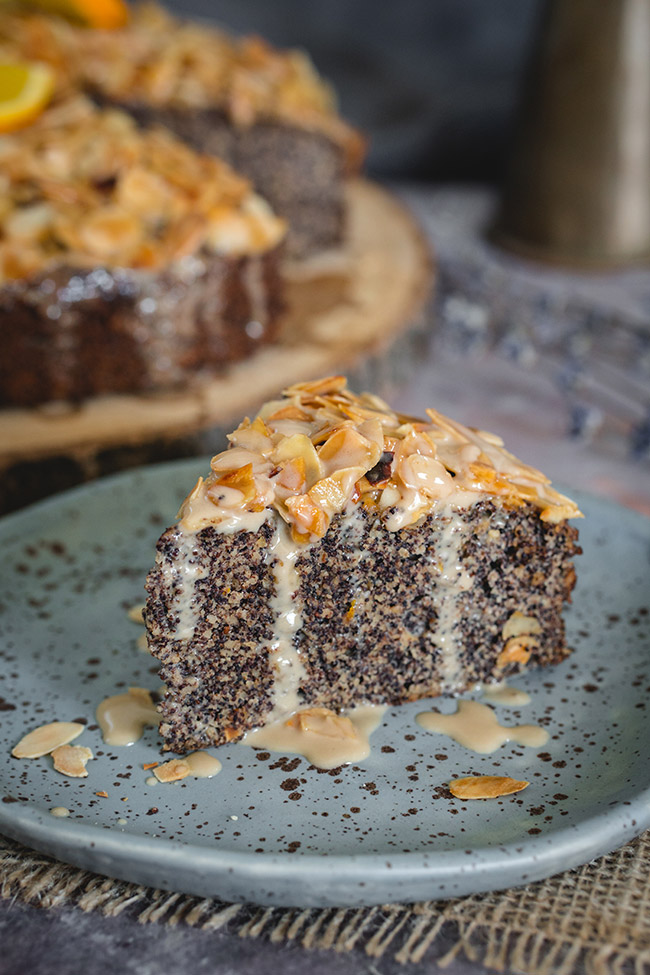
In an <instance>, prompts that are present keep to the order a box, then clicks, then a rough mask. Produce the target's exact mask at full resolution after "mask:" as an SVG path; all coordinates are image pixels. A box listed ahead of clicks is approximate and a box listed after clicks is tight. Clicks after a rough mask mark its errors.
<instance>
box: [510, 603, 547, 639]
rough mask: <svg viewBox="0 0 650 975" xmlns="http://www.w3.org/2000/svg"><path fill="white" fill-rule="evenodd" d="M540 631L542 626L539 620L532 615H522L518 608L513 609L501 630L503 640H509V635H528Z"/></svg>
mask: <svg viewBox="0 0 650 975" xmlns="http://www.w3.org/2000/svg"><path fill="white" fill-rule="evenodd" d="M541 632H542V627H541V626H540V623H539V620H537V619H535V617H534V616H524V614H523V613H520V612H519V610H515V612H514V613H513V614H512V616H510V617H509V618H508V619H507V620H506V622H505V624H504V626H503V630H502V631H501V633H502V636H503V639H504V640H509V639H510V637H511V636H522V635H524V634H526V635H530V634H535V633H541Z"/></svg>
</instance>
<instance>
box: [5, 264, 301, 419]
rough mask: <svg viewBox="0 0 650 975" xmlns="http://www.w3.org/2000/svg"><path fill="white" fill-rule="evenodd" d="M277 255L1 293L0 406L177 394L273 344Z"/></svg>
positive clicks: (57, 275) (68, 277)
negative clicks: (106, 395) (161, 392)
mask: <svg viewBox="0 0 650 975" xmlns="http://www.w3.org/2000/svg"><path fill="white" fill-rule="evenodd" d="M282 293H283V289H282V282H281V279H280V274H279V256H278V251H277V250H274V251H271V252H268V253H266V254H263V255H261V256H254V257H241V258H227V257H222V256H219V255H217V254H209V253H202V254H200V255H197V256H196V257H194V258H192V259H191V260H186V261H185V262H183V263H182V264H180V265H177V266H174V267H171V268H168V269H167V270H165V271H162V272H148V271H138V270H129V269H109V268H96V269H93V270H88V269H81V268H66V267H59V268H56V269H54V270H52V271H50V272H49V273H46V274H40V275H37V276H33V277H31V278H30V279H28V280H27V281H12V282H9V283H7V284H5V286H4V287H3V288H0V329H1V330H2V335H3V343H4V355H3V356H2V358H0V405H3V406H35V405H38V404H42V403H46V402H48V401H53V400H65V401H72V402H74V401H80V400H84V399H87V398H89V397H92V396H98V395H101V394H103V393H135V392H149V391H156V390H173V389H182V388H187V387H188V386H191V385H192V384H195V383H196V382H198V381H200V380H201V378H202V377H208V376H213V375H215V373H218V372H219V371H220V370H221V369H223V368H224V367H225V366H226V365H227V364H228V363H229V362H233V361H235V360H238V359H242V358H244V357H246V356H248V355H249V354H251V353H252V352H253V351H254V350H255V349H256V348H258V347H259V346H261V345H262V344H264V343H266V342H269V341H271V340H272V339H273V337H274V336H275V334H276V332H277V328H278V325H279V321H280V313H281V311H282V308H283V300H282Z"/></svg>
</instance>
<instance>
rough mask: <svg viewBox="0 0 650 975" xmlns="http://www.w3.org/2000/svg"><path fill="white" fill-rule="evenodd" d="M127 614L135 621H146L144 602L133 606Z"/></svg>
mask: <svg viewBox="0 0 650 975" xmlns="http://www.w3.org/2000/svg"><path fill="white" fill-rule="evenodd" d="M126 615H127V616H128V617H129V619H130V620H132V621H133V622H134V623H144V603H138V605H137V606H131V608H130V609H129V610H128V611H127V614H126Z"/></svg>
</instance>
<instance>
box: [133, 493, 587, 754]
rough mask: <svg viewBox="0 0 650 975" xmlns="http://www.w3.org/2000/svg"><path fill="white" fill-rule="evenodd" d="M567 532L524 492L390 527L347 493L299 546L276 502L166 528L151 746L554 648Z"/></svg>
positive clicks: (387, 698) (561, 644)
mask: <svg viewBox="0 0 650 975" xmlns="http://www.w3.org/2000/svg"><path fill="white" fill-rule="evenodd" d="M576 538H577V531H576V529H575V528H573V527H571V526H569V525H568V524H567V523H566V522H562V523H560V524H549V523H545V522H542V521H541V520H540V518H539V515H538V512H537V510H536V509H535V508H534V507H533V506H532V505H528V504H527V505H524V506H521V507H516V508H510V509H508V508H505V507H503V506H502V505H499V504H495V503H494V502H493V501H492V500H481V501H478V502H476V503H475V504H473V505H472V506H471V507H470V508H468V509H467V510H466V511H464V512H462V513H459V512H457V511H456V512H455V511H453V510H451V509H443V510H441V511H438V512H436V513H435V514H430V515H428V516H427V517H426V518H425V519H424V520H423V521H422V522H421V523H420V524H419V525H418V526H416V527H412V528H409V529H404V530H401V531H397V532H394V531H389V530H388V529H387V528H386V526H385V524H384V522H383V521H382V518H381V516H380V513H379V511H378V510H377V509H374V510H372V509H371V510H368V509H367V508H365V507H363V506H360V507H358V508H354V509H353V510H351V511H350V512H349V513H345V514H340V515H336V516H335V517H334V519H333V521H332V523H331V525H330V527H329V529H328V531H327V533H326V534H325V535H324V537H323V538H322V539H321V540H319V541H318V542H316V543H314V544H311V545H309V546H307V547H305V546H300V545H296V544H295V543H291V541H290V540H289V541H287V539H289V534H288V531H287V529H286V527H285V526H284V523H283V522H282V520H281V519H280V518H279V517H277V516H276V517H275V518H271V519H269V520H267V521H265V522H264V523H263V524H262V526H261V527H260V528H259V529H258V531H246V530H241V531H235V532H233V533H230V534H220V533H219V532H218V531H217V530H215V528H214V527H208V528H204V529H202V530H201V531H199V532H197V533H196V534H187V533H183V532H182V531H180V530H179V529H178V528H173V529H170V530H169V531H167V532H166V533H165V534H164V535H163V536H162V538H161V540H160V542H159V544H158V555H157V561H156V567H155V568H154V570H153V571H152V573H151V574H150V576H149V579H148V582H147V589H148V593H149V598H148V602H147V611H146V618H147V626H148V630H149V647H150V650H151V652H152V653H153V654H154V655H155V656H157V657H158V658H159V659H160V661H161V665H162V666H161V670H160V676H161V679H162V680H163V681H164V682H165V683H166V685H167V688H168V690H167V693H166V695H165V698H164V700H163V703H162V707H161V710H162V714H163V722H162V724H161V729H160V730H161V734H162V736H163V738H164V740H165V743H166V747H167V748H169V749H172V750H173V751H178V752H185V751H188V750H191V749H195V748H205V747H207V746H209V745H219V744H222V743H224V742H226V741H231V740H234V739H237V738H240V737H242V736H243V734H244V733H245V732H246V731H248V730H250V729H252V728H254V727H258V726H260V725H264V724H265V723H267V722H269V721H271V720H280V719H283V718H286V717H288V716H289V715H291V714H292V713H293V712H295V711H296V710H300V709H302V708H307V707H316V706H318V707H326V708H329V709H332V710H334V711H338V710H340V709H342V708H350V707H353V706H355V705H358V704H360V703H368V702H369V703H377V704H380V703H385V704H391V705H395V704H400V703H404V702H406V701H410V700H415V699H418V698H422V697H430V696H437V695H440V694H443V693H452V692H458V691H462V690H464V689H466V688H468V687H471V686H472V685H474V684H476V683H477V682H485V681H487V682H489V681H498V680H501V679H503V678H505V677H507V676H509V675H511V674H514V673H518V672H519V671H521V670H523V669H526V668H527V667H536V666H543V665H546V664H551V663H556V662H558V661H560V660H562V659H563V658H564V657H565V656H566V655H567V654H568V653H569V650H568V648H567V647H566V645H565V640H564V625H563V622H562V617H561V612H562V608H563V605H564V603H565V601H566V600H568V599H569V598H570V593H571V590H572V588H573V585H574V582H575V572H574V569H573V564H572V558H573V556H574V555H575V554H576V553H577V552H578V551H579V549H578V548H577V545H576ZM278 552H280V554H278ZM294 560H295V561H294ZM292 563H293V564H292ZM294 587H295V588H294ZM291 617H293V619H291ZM287 618H289V623H288V624H287Z"/></svg>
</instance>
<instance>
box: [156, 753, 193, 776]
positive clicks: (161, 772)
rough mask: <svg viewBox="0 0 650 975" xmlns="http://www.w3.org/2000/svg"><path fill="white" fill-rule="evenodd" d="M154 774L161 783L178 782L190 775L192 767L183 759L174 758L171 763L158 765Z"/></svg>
mask: <svg viewBox="0 0 650 975" xmlns="http://www.w3.org/2000/svg"><path fill="white" fill-rule="evenodd" d="M153 774H154V775H155V776H156V778H157V779H158V781H159V782H178V781H179V779H184V778H186V777H187V776H188V775H189V774H190V767H189V765H188V764H187V762H184V761H183V759H182V758H173V759H172V760H171V762H163V764H162V765H158V767H157V768H155V769H154V773H153Z"/></svg>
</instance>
